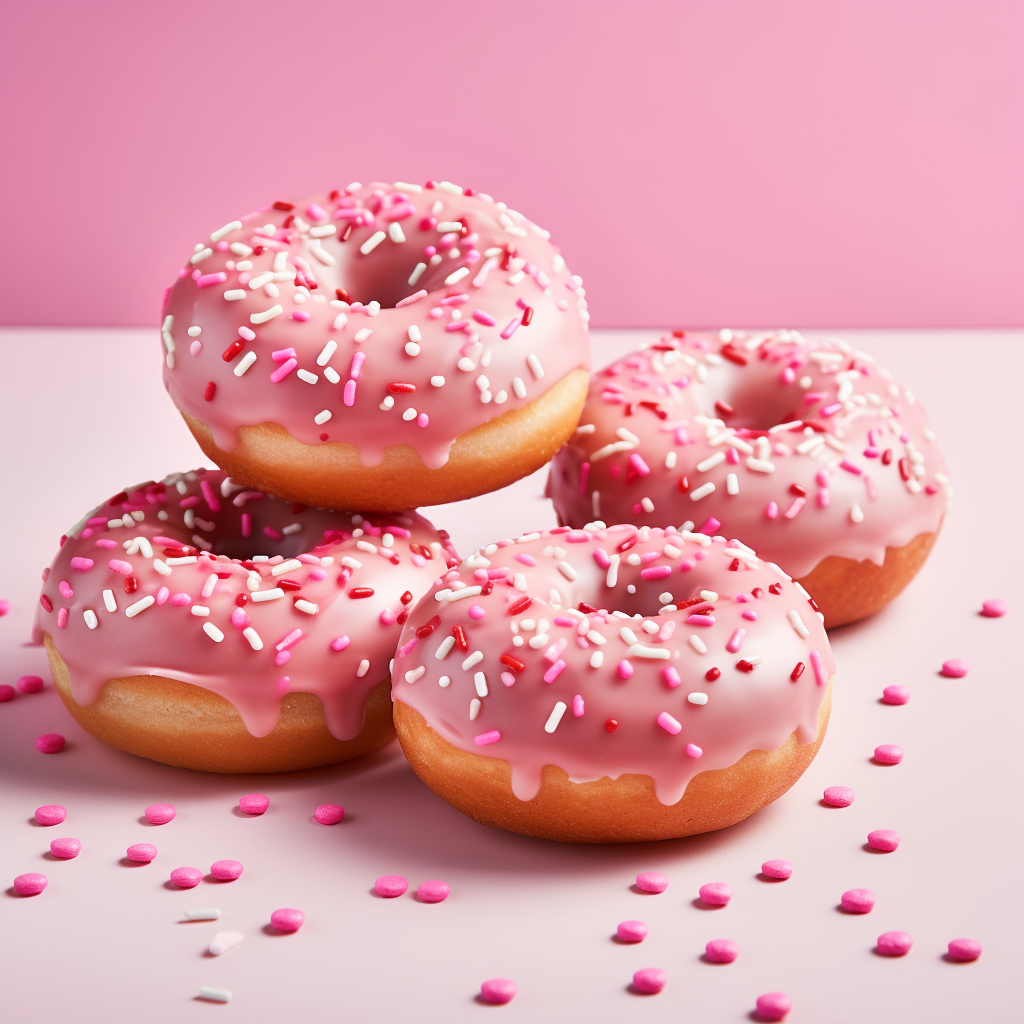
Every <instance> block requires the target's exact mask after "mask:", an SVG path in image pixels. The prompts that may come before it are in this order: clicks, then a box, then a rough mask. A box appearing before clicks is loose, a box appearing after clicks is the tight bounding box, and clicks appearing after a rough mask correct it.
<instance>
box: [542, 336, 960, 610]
mask: <svg viewBox="0 0 1024 1024" xmlns="http://www.w3.org/2000/svg"><path fill="white" fill-rule="evenodd" d="M547 493H548V495H549V496H550V498H551V499H552V501H553V502H554V506H555V510H556V512H557V513H558V517H559V521H560V522H562V523H563V524H565V525H568V526H574V527H580V526H583V525H584V524H586V523H588V522H590V521H592V520H599V519H604V520H607V521H611V522H616V521H619V522H621V521H626V522H635V523H639V524H648V525H651V526H668V525H670V524H676V525H679V524H684V528H689V529H693V528H696V529H699V530H701V531H703V532H705V533H715V532H716V531H718V530H722V531H723V532H725V533H726V534H727V535H728V536H736V537H740V538H742V540H743V541H744V542H745V543H747V544H749V545H751V547H753V548H754V549H755V550H756V551H757V552H758V553H759V554H760V555H761V556H762V557H764V558H768V559H771V560H772V561H775V562H778V563H779V565H781V566H783V567H784V568H785V569H786V571H787V572H790V573H792V574H793V576H794V577H795V578H796V579H798V580H799V581H800V582H801V583H802V584H803V586H804V587H805V588H806V589H807V590H808V591H809V592H810V594H811V595H812V596H813V597H814V599H815V600H816V601H817V603H818V606H819V608H820V610H821V611H822V613H823V614H824V616H825V625H826V626H828V627H832V626H840V625H843V624H844V623H847V622H853V621H855V620H857V619H860V618H863V617H864V616H866V615H870V614H872V613H874V612H876V611H878V610H879V609H880V608H882V607H884V606H885V605H886V604H888V602H889V601H891V600H892V599H893V598H894V597H896V595H897V594H899V592H900V591H901V590H902V589H903V588H904V587H905V586H906V585H907V583H909V582H910V580H911V579H912V578H913V576H914V575H915V573H916V572H917V571H918V569H920V567H921V565H922V564H923V563H924V560H925V558H926V557H927V555H928V552H929V551H930V550H931V547H932V544H933V543H934V541H935V537H936V535H937V534H938V531H939V528H940V526H941V524H942V519H943V517H944V515H945V513H946V509H947V507H948V499H949V496H950V494H951V493H952V492H951V489H950V486H949V478H948V477H947V475H946V467H945V463H944V462H943V459H942V455H941V453H940V452H939V449H938V446H937V445H936V444H935V435H934V434H933V433H932V431H931V430H930V429H929V427H928V422H927V418H926V416H925V413H924V410H923V409H922V408H921V406H920V405H918V404H917V402H916V401H915V399H914V396H913V395H912V394H911V393H910V392H909V391H907V390H906V389H905V388H903V387H901V386H900V385H898V384H896V383H895V382H894V381H893V379H892V377H891V375H890V374H888V373H887V372H886V371H885V370H882V369H880V368H879V367H878V366H877V364H876V363H875V362H874V361H873V360H872V359H871V358H870V357H869V356H866V355H864V354H863V353H862V352H856V351H854V350H853V349H852V348H851V347H850V346H849V345H847V344H846V343H845V342H842V341H840V340H838V339H834V338H829V339H824V340H819V341H809V340H807V339H805V338H804V337H802V336H801V335H800V334H799V333H798V332H796V331H779V332H776V333H774V334H749V335H748V334H745V333H743V332H733V331H721V332H719V333H717V334H708V333H701V332H689V331H687V332H683V331H675V332H673V333H672V334H671V335H669V336H666V337H664V338H662V339H661V340H660V341H658V342H657V343H655V344H653V345H646V346H644V347H642V348H640V349H639V350H637V351H636V352H634V353H632V354H631V355H629V356H627V357H626V358H624V359H620V360H618V361H616V362H614V363H612V364H611V365H610V366H609V367H607V368H606V369H604V370H602V371H600V372H599V373H596V374H594V376H593V378H592V379H591V383H590V392H589V395H588V398H587V404H586V407H585V409H584V412H583V416H582V419H581V423H580V426H579V427H578V428H577V431H576V433H575V434H574V436H573V438H572V440H571V441H570V442H569V444H568V445H567V446H566V447H565V448H563V449H562V451H560V452H559V453H558V455H557V456H556V457H555V459H554V462H553V464H552V467H551V473H550V475H549V478H548V489H547ZM687 524H688V525H687ZM694 524H696V527H695V526H694Z"/></svg>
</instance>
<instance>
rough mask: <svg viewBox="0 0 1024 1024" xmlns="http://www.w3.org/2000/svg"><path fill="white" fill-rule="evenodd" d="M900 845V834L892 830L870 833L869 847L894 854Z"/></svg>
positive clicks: (879, 829)
mask: <svg viewBox="0 0 1024 1024" xmlns="http://www.w3.org/2000/svg"><path fill="white" fill-rule="evenodd" d="M899 845H900V837H899V834H898V833H896V832H893V830H892V829H891V828H878V829H875V831H874V832H870V833H868V846H870V847H871V848H872V849H875V850H884V851H885V852H886V853H892V851H893V850H895V849H896V848H897V847H898V846H899Z"/></svg>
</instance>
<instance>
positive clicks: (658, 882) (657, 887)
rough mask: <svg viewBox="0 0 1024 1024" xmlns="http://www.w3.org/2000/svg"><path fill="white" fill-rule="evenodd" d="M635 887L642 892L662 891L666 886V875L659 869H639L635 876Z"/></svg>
mask: <svg viewBox="0 0 1024 1024" xmlns="http://www.w3.org/2000/svg"><path fill="white" fill-rule="evenodd" d="M636 887H637V888H638V889H642V890H643V891H644V892H664V891H665V890H666V889H667V888H668V877H667V876H666V875H663V874H662V873H661V872H660V871H641V872H640V874H639V875H637V876H636Z"/></svg>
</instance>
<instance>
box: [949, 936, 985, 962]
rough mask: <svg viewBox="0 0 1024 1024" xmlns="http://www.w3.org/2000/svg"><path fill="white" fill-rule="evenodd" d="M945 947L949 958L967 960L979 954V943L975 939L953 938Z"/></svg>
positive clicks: (973, 958) (974, 958)
mask: <svg viewBox="0 0 1024 1024" xmlns="http://www.w3.org/2000/svg"><path fill="white" fill-rule="evenodd" d="M947 948H948V949H949V958H950V960H960V961H963V962H967V961H969V960H977V959H978V957H979V956H981V943H980V942H978V940H977V939H953V940H952V941H951V942H950V944H949V946H948V947H947Z"/></svg>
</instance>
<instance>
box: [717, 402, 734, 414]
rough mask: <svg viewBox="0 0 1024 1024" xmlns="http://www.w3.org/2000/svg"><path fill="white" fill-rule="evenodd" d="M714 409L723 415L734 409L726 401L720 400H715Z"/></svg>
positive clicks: (730, 412) (731, 412)
mask: <svg viewBox="0 0 1024 1024" xmlns="http://www.w3.org/2000/svg"><path fill="white" fill-rule="evenodd" d="M715 410H716V412H719V413H721V415H723V416H731V415H732V414H733V413H734V412H735V411H736V410H735V409H734V408H733V407H732V406H731V405H729V403H728V402H722V401H718V402H715Z"/></svg>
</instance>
